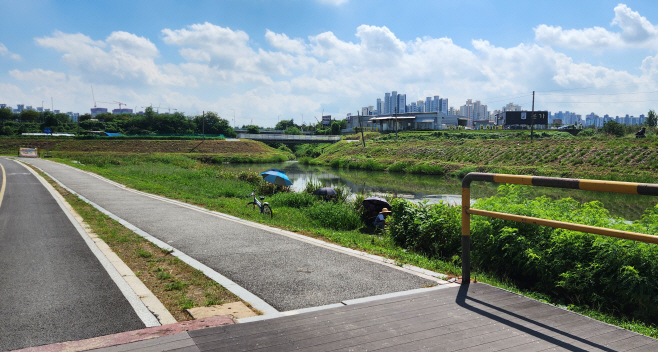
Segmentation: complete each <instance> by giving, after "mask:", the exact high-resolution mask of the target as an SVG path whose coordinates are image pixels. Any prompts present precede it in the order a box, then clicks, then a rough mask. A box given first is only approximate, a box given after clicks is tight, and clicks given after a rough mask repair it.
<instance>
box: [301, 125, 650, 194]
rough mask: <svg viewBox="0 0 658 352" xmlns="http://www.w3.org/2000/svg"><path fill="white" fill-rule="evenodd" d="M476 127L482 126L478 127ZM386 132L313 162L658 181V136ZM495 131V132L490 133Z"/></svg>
mask: <svg viewBox="0 0 658 352" xmlns="http://www.w3.org/2000/svg"><path fill="white" fill-rule="evenodd" d="M474 133H477V132H474ZM420 136H429V137H423V138H417V137H414V135H413V134H405V135H403V134H401V135H400V138H399V139H398V140H396V139H395V136H394V135H383V136H380V137H376V138H372V139H369V140H367V142H366V147H363V145H362V144H361V143H360V142H357V141H342V142H340V143H336V144H333V145H329V146H327V147H325V148H324V149H323V151H322V154H321V155H319V156H317V157H315V158H301V159H300V161H301V162H303V163H308V164H318V165H330V166H332V167H342V168H357V169H368V170H388V171H399V172H408V173H426V174H439V175H441V174H454V175H461V174H465V173H467V172H470V171H480V172H500V173H515V174H530V175H542V176H558V177H579V178H597V179H617V180H634V181H637V182H656V181H657V179H656V176H655V174H656V171H657V170H658V139H656V138H644V139H631V138H612V137H610V138H607V137H595V138H579V137H571V136H564V134H552V135H547V136H546V137H544V138H540V139H536V140H534V141H530V140H529V139H526V138H523V137H521V138H513V137H512V138H506V139H487V138H486V136H487V135H486V134H483V136H482V137H480V138H473V139H468V138H446V137H445V136H441V137H432V136H431V135H420ZM491 136H494V135H493V134H491Z"/></svg>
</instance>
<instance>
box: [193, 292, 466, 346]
mask: <svg viewBox="0 0 658 352" xmlns="http://www.w3.org/2000/svg"><path fill="white" fill-rule="evenodd" d="M419 303H420V304H419ZM451 303H452V302H435V301H434V302H433V301H427V302H425V303H424V304H423V303H422V302H416V301H414V302H413V303H409V304H397V305H389V306H387V307H383V308H382V307H376V308H377V310H376V311H371V310H356V311H348V312H345V311H344V309H343V307H341V308H336V309H332V311H334V314H330V315H328V316H327V315H324V316H322V317H315V316H314V315H313V312H309V313H304V315H306V318H305V319H303V320H301V321H298V320H296V319H295V320H293V321H292V324H290V323H291V322H290V320H291V318H294V317H283V318H276V319H271V320H266V321H261V322H255V323H260V324H255V323H247V324H237V325H229V326H226V328H232V329H224V333H222V334H221V335H222V336H221V337H218V336H217V334H208V332H205V333H203V334H200V333H197V334H194V333H195V332H194V331H191V332H190V336H192V337H193V338H194V339H195V341H197V342H198V343H205V342H206V341H208V340H207V338H208V339H212V340H214V341H218V340H221V339H223V338H231V339H234V338H239V337H246V336H248V335H251V334H257V335H262V334H264V333H271V334H276V333H277V332H278V331H283V330H286V329H293V330H295V329H304V328H306V329H315V328H327V327H328V326H331V325H341V324H345V323H346V322H350V323H356V322H358V321H361V320H369V319H372V317H386V316H392V315H398V314H400V313H401V312H403V313H405V314H413V313H414V312H430V311H431V310H433V311H435V312H441V311H443V310H445V309H447V308H445V307H449V306H450V305H451ZM433 304H434V305H433ZM379 308H381V309H379ZM454 308H456V307H453V309H454ZM239 327H242V329H237V330H236V328H239ZM213 329H214V328H213ZM208 330H210V329H208ZM214 330H216V331H217V330H219V329H214ZM231 330H232V331H235V333H233V332H232V331H231Z"/></svg>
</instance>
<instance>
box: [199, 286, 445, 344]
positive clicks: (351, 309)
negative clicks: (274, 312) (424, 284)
mask: <svg viewBox="0 0 658 352" xmlns="http://www.w3.org/2000/svg"><path fill="white" fill-rule="evenodd" d="M446 290H450V288H449V289H446ZM439 291H444V290H437V291H430V292H439ZM417 295H418V296H417ZM453 301H454V293H453V294H452V295H446V296H442V295H437V296H431V297H430V296H428V295H426V294H414V295H409V296H405V298H400V297H395V299H393V300H392V301H387V300H378V301H375V302H374V303H373V302H368V303H365V304H364V303H361V304H356V305H349V306H345V307H340V308H335V309H326V310H321V311H314V312H308V313H302V314H298V315H294V316H287V317H282V318H276V319H273V320H265V321H257V322H251V323H245V324H236V325H230V326H224V327H218V328H210V329H203V330H196V331H190V336H192V337H199V336H203V335H209V334H214V333H215V332H217V331H220V330H221V331H227V332H230V331H233V330H240V331H244V329H245V326H250V327H251V328H253V329H254V330H258V331H260V329H261V328H262V327H263V326H269V325H271V322H272V321H274V320H276V322H277V324H278V325H279V326H280V327H281V328H285V327H288V326H302V325H305V324H308V322H309V321H314V320H317V319H320V318H321V317H324V316H335V315H336V314H339V315H344V316H349V315H350V314H357V315H359V314H362V312H363V311H366V310H367V311H368V312H369V313H372V312H377V311H382V310H384V311H385V310H388V309H389V308H388V307H387V306H388V305H391V304H394V302H413V304H428V305H435V304H448V303H450V302H453ZM369 303H373V304H369ZM224 328H226V329H224Z"/></svg>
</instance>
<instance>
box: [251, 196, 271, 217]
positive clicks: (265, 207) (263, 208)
mask: <svg viewBox="0 0 658 352" xmlns="http://www.w3.org/2000/svg"><path fill="white" fill-rule="evenodd" d="M249 197H254V201H253V202H249V203H247V207H252V206H253V208H254V209H256V207H258V209H259V210H260V213H261V214H265V215H269V216H270V219H271V218H273V217H274V212H272V207H270V203H268V202H262V203H261V201H262V200H263V199H265V197H262V196H261V197H258V198H260V201H259V200H258V199H256V191H255V190H254V191H253V192H251V194H250V195H249Z"/></svg>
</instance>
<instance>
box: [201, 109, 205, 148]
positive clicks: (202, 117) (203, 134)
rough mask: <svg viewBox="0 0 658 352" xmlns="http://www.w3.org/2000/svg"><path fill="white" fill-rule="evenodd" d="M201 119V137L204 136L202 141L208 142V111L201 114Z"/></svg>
mask: <svg viewBox="0 0 658 352" xmlns="http://www.w3.org/2000/svg"><path fill="white" fill-rule="evenodd" d="M201 119H202V120H203V122H202V123H201V135H202V136H203V139H202V141H205V140H206V111H205V110H203V111H202V112H201Z"/></svg>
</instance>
